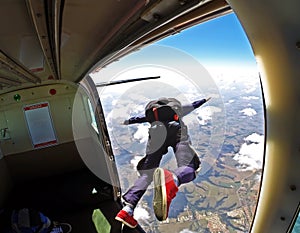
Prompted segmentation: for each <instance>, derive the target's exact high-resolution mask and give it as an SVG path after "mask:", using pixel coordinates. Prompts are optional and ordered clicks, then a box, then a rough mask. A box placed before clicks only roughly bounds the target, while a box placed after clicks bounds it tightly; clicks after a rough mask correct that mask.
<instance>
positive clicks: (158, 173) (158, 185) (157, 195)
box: [153, 168, 167, 221]
mask: <svg viewBox="0 0 300 233" xmlns="http://www.w3.org/2000/svg"><path fill="white" fill-rule="evenodd" d="M153 181H154V196H153V210H154V214H155V216H156V218H157V219H158V220H159V221H164V220H166V218H167V195H166V189H165V183H166V181H165V174H164V170H163V169H162V168H157V169H156V170H155V171H154V174H153Z"/></svg>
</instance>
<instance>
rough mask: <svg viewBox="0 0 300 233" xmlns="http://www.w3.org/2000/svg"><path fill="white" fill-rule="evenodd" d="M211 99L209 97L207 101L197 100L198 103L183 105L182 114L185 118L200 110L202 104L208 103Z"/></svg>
mask: <svg viewBox="0 0 300 233" xmlns="http://www.w3.org/2000/svg"><path fill="white" fill-rule="evenodd" d="M210 99H211V97H209V98H207V99H201V100H196V101H194V102H193V103H191V104H187V105H183V106H182V114H183V116H185V115H187V114H189V113H190V112H192V111H193V110H194V109H196V108H199V107H200V106H201V105H202V104H204V103H206V102H207V101H209V100H210Z"/></svg>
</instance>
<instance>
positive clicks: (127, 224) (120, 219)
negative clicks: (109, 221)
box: [115, 217, 137, 228]
mask: <svg viewBox="0 0 300 233" xmlns="http://www.w3.org/2000/svg"><path fill="white" fill-rule="evenodd" d="M115 219H116V220H118V221H120V222H122V223H123V224H125V225H126V226H128V227H130V228H136V226H137V225H135V226H133V225H130V224H129V223H127V222H125V221H124V220H123V219H122V218H119V217H115Z"/></svg>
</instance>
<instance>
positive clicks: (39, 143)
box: [23, 102, 57, 148]
mask: <svg viewBox="0 0 300 233" xmlns="http://www.w3.org/2000/svg"><path fill="white" fill-rule="evenodd" d="M23 110H24V114H25V119H26V122H27V126H28V130H29V134H30V137H31V141H32V144H33V147H34V148H41V147H47V146H51V145H55V144H57V137H56V134H55V130H54V127H53V122H52V118H51V114H50V108H49V103H48V102H43V103H37V104H32V105H26V106H24V107H23Z"/></svg>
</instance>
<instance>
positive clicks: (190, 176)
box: [174, 140, 200, 184]
mask: <svg viewBox="0 0 300 233" xmlns="http://www.w3.org/2000/svg"><path fill="white" fill-rule="evenodd" d="M175 157H176V160H177V166H178V168H177V169H176V170H175V171H174V173H175V175H176V176H177V178H178V181H179V184H184V183H188V182H190V181H192V180H194V179H195V178H196V172H195V171H196V170H197V169H198V168H199V166H200V160H199V158H198V155H197V153H196V152H195V150H194V149H193V148H192V146H191V144H190V141H189V140H185V141H180V142H179V143H177V145H176V148H175Z"/></svg>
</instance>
